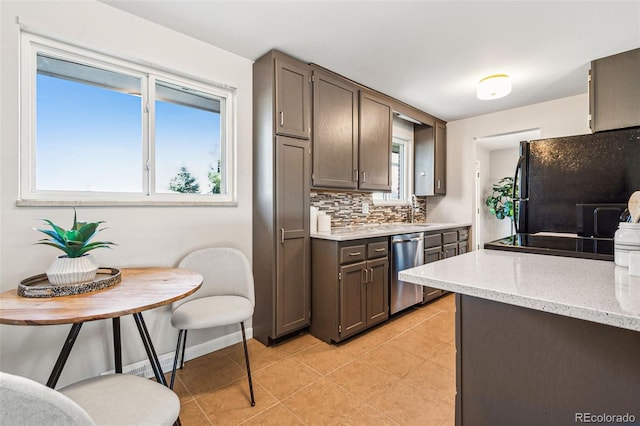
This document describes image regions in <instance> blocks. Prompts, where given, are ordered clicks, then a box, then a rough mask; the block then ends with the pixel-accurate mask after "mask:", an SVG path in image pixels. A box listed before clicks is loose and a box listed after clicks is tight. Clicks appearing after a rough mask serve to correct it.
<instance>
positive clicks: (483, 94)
mask: <svg viewBox="0 0 640 426" xmlns="http://www.w3.org/2000/svg"><path fill="white" fill-rule="evenodd" d="M509 93H511V80H510V79H509V76H508V75H507V74H494V75H490V76H488V77H485V78H483V79H482V80H480V81H479V82H478V89H477V91H476V96H478V99H481V100H489V99H498V98H502V97H504V96H507V95H508V94H509Z"/></svg>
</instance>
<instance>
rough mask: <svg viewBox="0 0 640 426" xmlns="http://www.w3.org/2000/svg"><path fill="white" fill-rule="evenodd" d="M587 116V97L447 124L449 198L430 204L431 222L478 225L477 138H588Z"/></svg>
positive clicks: (541, 104)
mask: <svg viewBox="0 0 640 426" xmlns="http://www.w3.org/2000/svg"><path fill="white" fill-rule="evenodd" d="M585 81H586V76H585ZM585 85H586V83H585ZM488 102H489V101H488ZM588 114H589V98H588V95H587V94H586V93H585V94H583V95H577V96H572V97H569V98H563V99H557V100H553V101H549V102H543V103H539V104H534V105H529V106H526V107H521V108H514V109H511V110H507V111H501V112H496V113H492V114H486V115H481V116H477V117H472V118H467V119H464V120H457V121H452V122H449V123H447V195H446V196H444V197H434V198H433V200H429V213H428V220H429V221H431V222H471V223H472V224H473V225H474V226H475V225H476V223H475V222H476V215H475V214H473V213H474V211H475V209H476V207H477V206H476V199H475V198H476V197H475V178H474V173H475V168H476V165H475V161H476V146H475V144H474V138H479V137H485V136H486V135H498V134H505V133H515V132H519V131H523V130H528V129H535V128H539V129H540V138H551V137H560V136H569V135H580V134H587V133H590V130H589V123H588V121H587V116H588ZM479 207H482V206H479ZM474 246H475V242H474Z"/></svg>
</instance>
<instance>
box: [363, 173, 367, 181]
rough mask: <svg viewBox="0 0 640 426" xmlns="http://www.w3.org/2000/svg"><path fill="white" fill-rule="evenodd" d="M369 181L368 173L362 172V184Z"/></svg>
mask: <svg viewBox="0 0 640 426" xmlns="http://www.w3.org/2000/svg"><path fill="white" fill-rule="evenodd" d="M366 181H367V172H362V183H365V182H366Z"/></svg>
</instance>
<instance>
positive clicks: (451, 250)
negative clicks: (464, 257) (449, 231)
mask: <svg viewBox="0 0 640 426" xmlns="http://www.w3.org/2000/svg"><path fill="white" fill-rule="evenodd" d="M442 253H443V258H444V259H446V258H448V257H452V256H457V255H458V243H452V244H445V245H443V246H442Z"/></svg>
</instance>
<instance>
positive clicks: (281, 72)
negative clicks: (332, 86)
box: [274, 55, 311, 139]
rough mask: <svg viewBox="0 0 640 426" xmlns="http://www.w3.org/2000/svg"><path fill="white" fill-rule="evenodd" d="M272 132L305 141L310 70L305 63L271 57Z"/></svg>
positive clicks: (280, 56) (308, 121) (308, 112)
mask: <svg viewBox="0 0 640 426" xmlns="http://www.w3.org/2000/svg"><path fill="white" fill-rule="evenodd" d="M275 77H276V111H275V112H276V114H275V115H274V119H275V126H274V128H275V129H276V133H277V134H278V135H285V136H293V137H295V138H302V139H309V136H310V132H311V126H310V117H311V114H310V111H309V109H310V105H311V88H310V84H309V83H310V81H311V70H310V69H309V67H308V66H307V65H306V64H303V63H300V62H298V61H295V60H291V59H289V58H287V57H285V56H283V55H276V56H275Z"/></svg>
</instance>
